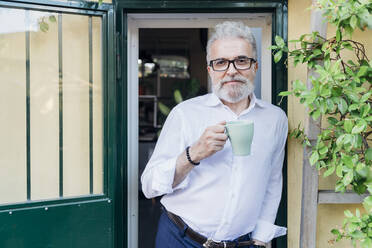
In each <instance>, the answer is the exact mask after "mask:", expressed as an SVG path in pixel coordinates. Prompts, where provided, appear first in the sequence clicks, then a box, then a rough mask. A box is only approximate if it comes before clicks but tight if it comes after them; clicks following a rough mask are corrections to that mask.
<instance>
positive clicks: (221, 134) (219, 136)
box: [214, 133, 228, 143]
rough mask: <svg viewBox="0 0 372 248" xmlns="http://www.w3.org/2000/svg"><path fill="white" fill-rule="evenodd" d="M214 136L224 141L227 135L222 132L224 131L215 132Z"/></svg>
mask: <svg viewBox="0 0 372 248" xmlns="http://www.w3.org/2000/svg"><path fill="white" fill-rule="evenodd" d="M214 138H215V139H216V140H220V141H226V140H227V138H228V137H227V135H226V134H224V133H216V134H215V136H214ZM224 143H225V142H224Z"/></svg>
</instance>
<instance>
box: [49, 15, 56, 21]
mask: <svg viewBox="0 0 372 248" xmlns="http://www.w3.org/2000/svg"><path fill="white" fill-rule="evenodd" d="M49 21H51V22H56V21H57V19H56V17H55V16H54V15H51V16H49Z"/></svg>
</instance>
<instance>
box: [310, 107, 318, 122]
mask: <svg viewBox="0 0 372 248" xmlns="http://www.w3.org/2000/svg"><path fill="white" fill-rule="evenodd" d="M311 116H312V117H313V119H314V120H317V119H318V118H319V116H320V109H317V110H315V111H314V112H312V113H311Z"/></svg>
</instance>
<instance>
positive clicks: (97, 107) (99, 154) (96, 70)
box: [92, 17, 103, 194]
mask: <svg viewBox="0 0 372 248" xmlns="http://www.w3.org/2000/svg"><path fill="white" fill-rule="evenodd" d="M92 27H93V30H92V36H93V43H92V47H93V56H92V57H93V58H92V59H93V84H92V88H93V193H94V194H102V193H103V91H102V63H101V61H102V42H101V37H102V20H101V18H99V17H93V18H92Z"/></svg>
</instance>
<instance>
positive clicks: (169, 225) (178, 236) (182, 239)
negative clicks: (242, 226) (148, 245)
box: [155, 211, 255, 248]
mask: <svg viewBox="0 0 372 248" xmlns="http://www.w3.org/2000/svg"><path fill="white" fill-rule="evenodd" d="M185 231H186V228H185V230H181V229H180V228H179V227H178V226H176V224H174V223H173V221H172V220H170V219H169V218H168V216H167V214H166V213H165V212H164V211H163V213H162V214H161V216H160V220H159V225H158V232H157V234H156V240H155V247H156V248H203V246H202V245H200V244H199V243H197V242H195V241H193V240H192V239H190V238H189V237H188V236H187V235H185ZM250 239H251V235H250V234H247V235H245V237H244V239H241V240H240V241H248V240H250ZM254 247H255V246H253V245H251V246H244V247H243V246H241V247H239V248H254Z"/></svg>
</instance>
